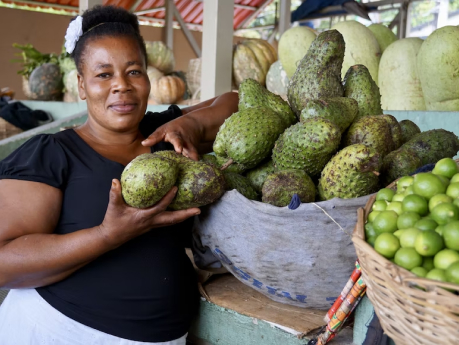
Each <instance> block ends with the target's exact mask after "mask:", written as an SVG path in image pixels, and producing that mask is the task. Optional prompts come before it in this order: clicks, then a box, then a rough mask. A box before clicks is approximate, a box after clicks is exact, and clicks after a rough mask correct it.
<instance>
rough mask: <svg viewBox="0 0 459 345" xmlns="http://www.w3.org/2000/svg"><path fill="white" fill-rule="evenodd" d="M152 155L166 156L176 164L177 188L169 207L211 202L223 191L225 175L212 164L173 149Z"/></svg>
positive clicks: (176, 208)
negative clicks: (185, 155) (188, 156)
mask: <svg viewBox="0 0 459 345" xmlns="http://www.w3.org/2000/svg"><path fill="white" fill-rule="evenodd" d="M153 155H155V156H157V157H164V158H167V159H169V160H171V161H173V162H176V163H177V164H178V175H177V181H176V182H175V185H176V186H177V187H178V190H177V194H176V196H175V198H174V200H172V203H171V204H170V205H169V208H171V209H173V210H183V209H187V208H190V207H200V206H204V205H207V204H211V203H213V202H214V201H216V200H217V199H219V198H220V197H221V196H222V195H223V194H224V193H225V187H226V181H225V177H224V176H223V173H222V172H221V171H220V170H219V169H218V168H217V167H215V166H213V165H212V164H208V163H205V162H202V161H200V162H196V161H194V160H192V159H189V158H187V157H184V156H183V155H181V154H178V153H176V152H175V151H158V152H155V153H153Z"/></svg>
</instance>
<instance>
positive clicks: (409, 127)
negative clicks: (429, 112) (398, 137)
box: [399, 120, 421, 145]
mask: <svg viewBox="0 0 459 345" xmlns="http://www.w3.org/2000/svg"><path fill="white" fill-rule="evenodd" d="M399 124H400V128H401V129H402V145H403V144H404V143H406V142H408V141H409V140H410V139H411V138H413V137H414V136H415V135H416V134H419V133H421V130H420V129H419V127H418V125H417V124H415V123H414V122H413V121H410V120H403V121H400V122H399Z"/></svg>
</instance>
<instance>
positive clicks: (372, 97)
mask: <svg viewBox="0 0 459 345" xmlns="http://www.w3.org/2000/svg"><path fill="white" fill-rule="evenodd" d="M344 97H349V98H353V99H355V100H356V101H357V103H358V104H359V113H358V115H357V119H358V118H360V117H362V116H369V115H381V114H382V113H383V111H382V108H381V94H380V93H379V87H378V85H376V83H375V82H374V80H373V78H372V77H371V75H370V72H369V71H368V69H367V68H366V67H365V66H364V65H355V66H351V67H350V68H349V70H348V71H347V73H346V76H345V77H344Z"/></svg>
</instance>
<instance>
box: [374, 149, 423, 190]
mask: <svg viewBox="0 0 459 345" xmlns="http://www.w3.org/2000/svg"><path fill="white" fill-rule="evenodd" d="M420 167H422V161H421V159H420V158H419V157H418V155H417V154H416V151H414V150H412V149H408V148H405V149H404V148H400V149H398V150H395V151H392V152H391V153H389V154H388V155H387V156H385V157H384V158H383V163H382V166H381V185H382V186H384V187H385V186H387V185H388V184H390V183H392V182H394V181H395V180H396V179H398V178H399V177H402V176H407V175H411V174H412V173H414V172H415V171H416V170H417V169H419V168H420Z"/></svg>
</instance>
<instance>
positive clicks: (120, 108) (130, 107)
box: [110, 103, 137, 113]
mask: <svg viewBox="0 0 459 345" xmlns="http://www.w3.org/2000/svg"><path fill="white" fill-rule="evenodd" d="M136 107H137V104H135V103H114V104H112V105H110V108H111V109H113V110H114V111H116V112H118V113H130V112H132V111H134V109H135V108H136Z"/></svg>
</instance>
